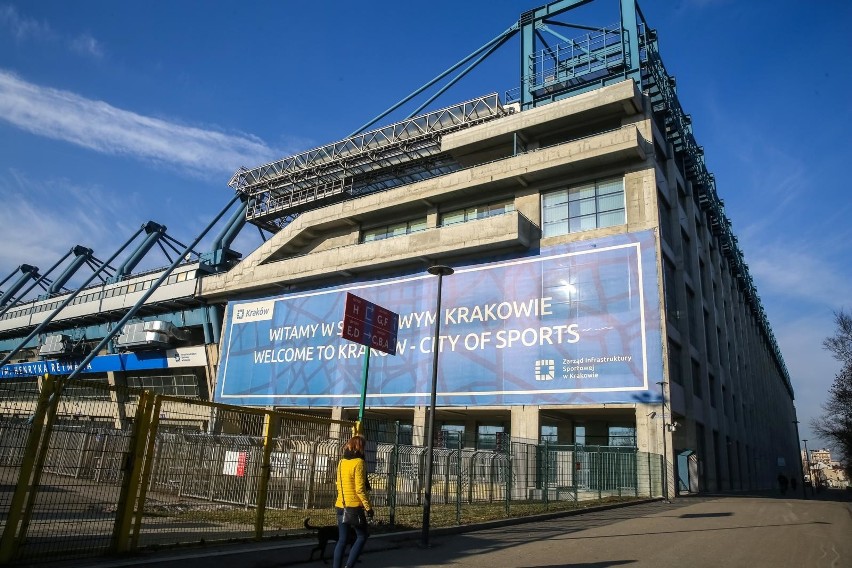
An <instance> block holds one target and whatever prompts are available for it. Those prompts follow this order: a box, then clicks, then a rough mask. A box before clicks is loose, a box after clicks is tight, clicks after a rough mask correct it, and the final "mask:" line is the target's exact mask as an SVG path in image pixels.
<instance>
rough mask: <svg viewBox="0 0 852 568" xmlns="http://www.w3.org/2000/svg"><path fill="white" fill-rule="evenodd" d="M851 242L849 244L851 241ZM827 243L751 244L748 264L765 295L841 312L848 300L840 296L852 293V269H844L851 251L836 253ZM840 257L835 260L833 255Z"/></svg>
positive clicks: (748, 246)
mask: <svg viewBox="0 0 852 568" xmlns="http://www.w3.org/2000/svg"><path fill="white" fill-rule="evenodd" d="M847 242H848V241H847ZM826 246H827V243H820V245H819V246H818V245H817V244H814V246H808V243H802V242H798V243H792V242H774V241H772V242H771V241H763V242H757V241H750V242H748V243H747V244H746V249H747V250H748V259H750V260H749V261H748V265H749V270H750V272H751V274H752V276H753V277H754V278H755V280H756V281H757V283H758V285H757V289H758V290H759V291H760V293H761V294H762V295H768V294H774V295H777V296H780V297H783V298H787V299H789V300H793V301H795V302H797V303H798V305H797V306H796V309H797V310H799V309H801V306H802V305H814V304H816V305H822V306H826V307H830V308H832V309H839V308H840V307H842V304H839V302H840V303H842V302H844V301H846V302H848V301H849V300H848V297H845V296H844V294H842V293H841V294H838V292H840V291H845V290H848V287H849V281H850V277H852V268H849V269H846V270H843V268H842V267H843V266H844V264H843V262H842V261H841V262H838V260H841V259H842V258H843V257H845V258H849V254H850V252H851V251H849V250H847V251H845V252H844V251H842V250H841V251H836V252H833V251H831V250H829V249H827V248H826ZM835 255H836V256H837V257H838V259H837V260H835V259H833V258H832V256H835Z"/></svg>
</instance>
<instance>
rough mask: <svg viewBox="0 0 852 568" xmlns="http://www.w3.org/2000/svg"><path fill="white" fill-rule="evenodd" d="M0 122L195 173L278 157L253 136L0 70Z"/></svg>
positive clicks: (226, 169)
mask: <svg viewBox="0 0 852 568" xmlns="http://www.w3.org/2000/svg"><path fill="white" fill-rule="evenodd" d="M0 119H2V120H5V121H6V122H9V123H10V124H12V125H14V126H16V127H18V128H20V129H22V130H26V131H28V132H31V133H33V134H37V135H40V136H46V137H49V138H53V139H56V140H63V141H65V142H70V143H72V144H76V145H78V146H82V147H84V148H88V149H90V150H94V151H96V152H100V153H104V154H112V155H125V156H130V157H133V158H136V159H141V160H147V161H152V162H155V163H159V164H164V165H168V166H172V167H176V168H178V169H182V170H185V171H187V172H190V173H193V174H195V175H203V174H208V173H210V172H213V173H215V174H217V176H218V175H219V174H221V173H223V172H224V173H233V172H234V171H236V170H237V169H238V168H239V167H240V166H243V165H253V164H258V163H262V162H265V161H269V160H272V159H274V157H276V156H278V154H277V153H276V152H274V151H272V150H271V149H270V148H269V147H268V146H267V145H266V144H265V143H264V142H262V141H261V140H259V139H258V138H256V137H254V136H248V135H242V134H237V135H231V134H226V133H223V132H218V131H213V130H205V129H202V128H196V127H193V126H185V125H181V124H175V123H172V122H168V121H165V120H162V119H159V118H152V117H148V116H143V115H141V114H137V113H134V112H131V111H127V110H122V109H120V108H116V107H114V106H111V105H109V104H108V103H105V102H103V101H95V100H91V99H86V98H84V97H81V96H79V95H76V94H74V93H71V92H68V91H62V90H58V89H52V88H48V87H42V86H39V85H35V84H32V83H28V82H26V81H23V80H21V79H19V78H18V77H16V76H15V75H12V74H10V73H8V72H5V71H2V70H0Z"/></svg>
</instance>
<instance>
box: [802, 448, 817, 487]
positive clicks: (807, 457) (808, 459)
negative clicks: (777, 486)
mask: <svg viewBox="0 0 852 568" xmlns="http://www.w3.org/2000/svg"><path fill="white" fill-rule="evenodd" d="M802 442H804V444H805V463H806V464H807V466H808V479H809V480H810V482H811V495H813V494H814V492H815V491H816V487H815V485H814V472H813V470H812V469H811V454H810V452H808V441H807V440H802ZM802 485H804V483H803V484H802Z"/></svg>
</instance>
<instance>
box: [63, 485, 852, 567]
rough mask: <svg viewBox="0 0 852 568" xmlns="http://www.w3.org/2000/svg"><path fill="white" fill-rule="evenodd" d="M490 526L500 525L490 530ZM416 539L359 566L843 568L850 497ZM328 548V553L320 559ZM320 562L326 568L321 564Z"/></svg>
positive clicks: (665, 511) (138, 561)
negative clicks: (421, 542) (425, 545)
mask: <svg viewBox="0 0 852 568" xmlns="http://www.w3.org/2000/svg"><path fill="white" fill-rule="evenodd" d="M497 524H500V523H497ZM419 539H420V533H419V531H417V532H414V533H408V534H405V535H382V536H378V535H376V536H374V537H373V538H371V540H370V541H368V544H367V548H366V550H365V553H364V554H363V555H362V556H361V562H359V567H363V568H396V567H400V568H402V567H418V568H432V567H437V566H442V567H443V566H456V567H465V568H480V567H481V568H498V567H501V568H502V567H513V568H532V567H536V568H556V567H563V566H573V567H578V568H604V567H609V566H631V567H646V566H647V567H653V568H666V567H683V566H689V567H690V568H703V567H708V568H709V567H712V568H719V567H733V568H737V567H743V568H761V567H764V566H765V567H772V568H802V567H807V568H823V567H825V568H849V567H852V492H843V491H824V492H822V493H820V494H818V495H817V496H816V498H812V499H809V500H802V499H801V498H800V497H791V496H790V494H789V493H788V494H787V495H786V496H780V495H765V496H730V495H718V496H698V497H686V498H679V499H676V500H675V501H673V502H672V503H664V502H650V503H643V504H638V505H632V506H627V507H620V508H609V509H605V510H595V511H590V512H584V513H582V514H579V515H574V516H566V517H560V518H551V519H531V520H529V521H527V522H523V523H519V524H503V526H495V524H492V525H487V524H486V525H479V526H478V527H477V528H476V530H467V532H462V533H458V532H455V533H454V534H453V533H452V532H448V531H442V530H436V531H434V532H433V533H432V537H431V539H430V540H431V543H430V544H431V545H430V546H429V547H428V548H426V549H423V548H421V547H420V546H419ZM314 544H315V543H313V542H308V541H299V542H291V543H278V544H276V543H274V542H267V543H261V544H255V545H232V546H223V547H217V548H214V547H209V548H208V549H205V550H203V551H198V550H195V551H187V552H186V553H184V554H177V553H168V552H163V553H159V554H152V555H147V556H145V557H138V558H134V559H127V560H122V561H99V562H93V561H92V562H86V561H82V562H79V563H77V564H74V565H75V566H79V567H81V568H82V567H91V568H118V567H124V566H141V565H144V566H149V567H151V568H200V567H202V566H203V567H205V568H210V567H212V566H239V567H240V568H277V567H282V566H303V567H306V568H320V567H324V566H326V565H325V564H323V563H322V562H320V561H313V562H306V560H307V558H308V556H309V553H310V549H311V548H312V547H313V546H314ZM332 546H333V543H331V544H330V545H329V550H328V551H327V556H328V557H329V558H330V555H331V552H332V551H331V548H332ZM329 562H330V560H329Z"/></svg>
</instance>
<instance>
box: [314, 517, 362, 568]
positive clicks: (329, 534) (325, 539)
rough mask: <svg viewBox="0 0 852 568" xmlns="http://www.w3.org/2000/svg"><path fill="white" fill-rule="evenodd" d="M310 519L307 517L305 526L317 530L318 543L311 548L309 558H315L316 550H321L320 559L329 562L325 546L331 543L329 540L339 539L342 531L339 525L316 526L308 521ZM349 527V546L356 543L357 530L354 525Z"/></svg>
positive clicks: (347, 535) (347, 541) (347, 538)
mask: <svg viewBox="0 0 852 568" xmlns="http://www.w3.org/2000/svg"><path fill="white" fill-rule="evenodd" d="M309 520H310V517H308V518H307V519H305V528H306V529H308V530H311V531H317V545H316V547H315V548H313V549H312V550H311V555H310V556H309V557H308V560H309V561H310V560H313V559H314V553H315V552H316V551H319V553H320V560H322V561H323V562H325V563H326V564H327V562H326V559H325V547H326V545H327V544H328V543H329V541H336V540H337V536H338V535H339V534H340V531H339V530H338V529H337V525H326V526H322V527H315V526H313V525H311V524H310V523H309V522H308V521H309ZM347 529H348V530H347V534H346V546H347V547H348V546H352V545H353V544H354V543H355V538H356V534H355V530H354V529H353V528H352V527H347Z"/></svg>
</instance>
